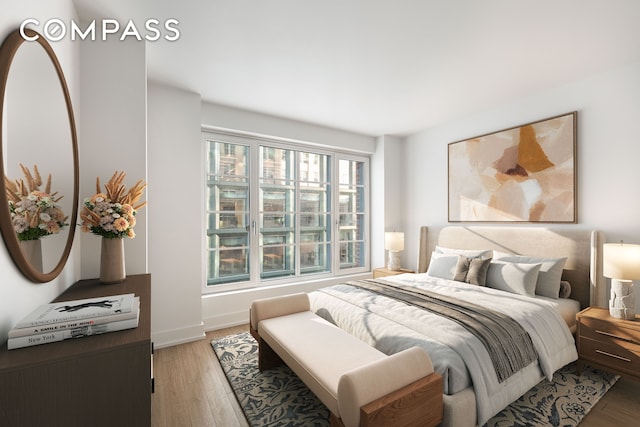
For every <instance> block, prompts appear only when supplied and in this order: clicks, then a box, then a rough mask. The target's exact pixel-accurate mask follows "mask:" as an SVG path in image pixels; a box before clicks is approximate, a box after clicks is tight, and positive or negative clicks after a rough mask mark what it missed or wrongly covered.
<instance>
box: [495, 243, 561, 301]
mask: <svg viewBox="0 0 640 427" xmlns="http://www.w3.org/2000/svg"><path fill="white" fill-rule="evenodd" d="M494 255H495V253H494ZM505 255H506V254H505ZM497 261H502V262H516V263H520V264H540V271H539V272H538V280H537V281H536V295H542V296H543V297H548V298H555V299H558V298H559V296H560V280H561V277H562V270H563V269H564V264H565V263H566V262H567V258H566V257H563V258H536V257H527V256H518V255H507V256H499V257H498V258H497Z"/></svg>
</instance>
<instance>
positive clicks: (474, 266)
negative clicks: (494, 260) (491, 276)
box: [453, 255, 491, 286]
mask: <svg viewBox="0 0 640 427" xmlns="http://www.w3.org/2000/svg"><path fill="white" fill-rule="evenodd" d="M490 262H491V258H468V257H466V256H464V255H458V263H457V264H456V274H455V275H454V276H453V280H456V281H458V282H465V283H470V284H472V285H478V286H484V285H485V282H486V280H487V270H488V269H489V263H490Z"/></svg>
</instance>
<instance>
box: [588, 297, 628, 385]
mask: <svg viewBox="0 0 640 427" xmlns="http://www.w3.org/2000/svg"><path fill="white" fill-rule="evenodd" d="M576 318H577V321H578V328H577V332H576V338H577V341H578V357H579V359H578V371H580V367H581V365H582V364H589V365H590V366H593V367H594V368H599V369H603V370H606V371H610V372H614V373H616V374H619V375H622V376H625V377H628V378H631V379H633V380H636V381H640V316H637V315H636V320H620V319H616V318H613V317H611V316H609V310H607V309H605V308H598V307H589V308H585V309H584V310H582V311H581V312H580V313H578V314H577V315H576Z"/></svg>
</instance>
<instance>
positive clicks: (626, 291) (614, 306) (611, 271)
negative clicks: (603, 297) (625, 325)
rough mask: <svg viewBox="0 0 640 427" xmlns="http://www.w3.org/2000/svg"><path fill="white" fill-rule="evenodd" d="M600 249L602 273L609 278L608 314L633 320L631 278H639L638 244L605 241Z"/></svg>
mask: <svg viewBox="0 0 640 427" xmlns="http://www.w3.org/2000/svg"><path fill="white" fill-rule="evenodd" d="M602 250H603V252H602V257H603V268H602V274H603V275H604V276H605V277H609V278H610V279H611V298H610V299H609V314H610V315H611V317H615V318H617V319H624V320H634V319H635V315H636V309H635V303H636V301H635V296H634V294H633V280H640V245H628V244H624V243H622V242H620V243H605V244H604V245H602Z"/></svg>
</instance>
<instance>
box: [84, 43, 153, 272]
mask: <svg viewBox="0 0 640 427" xmlns="http://www.w3.org/2000/svg"><path fill="white" fill-rule="evenodd" d="M79 43H80V45H81V68H80V72H81V80H80V83H81V88H82V91H81V103H82V110H81V111H80V114H79V116H80V122H81V125H82V130H83V135H82V138H81V140H80V177H81V180H80V201H82V199H84V198H86V197H91V196H92V195H93V194H95V192H96V178H97V177H100V183H101V188H102V190H103V191H104V184H105V183H106V182H107V181H108V180H109V178H111V176H112V175H113V173H114V172H115V171H125V172H126V173H127V176H126V178H125V185H126V186H127V188H129V187H131V186H132V185H134V184H135V183H136V182H137V181H138V180H139V179H143V180H145V181H146V182H149V181H148V178H147V134H146V132H147V126H146V120H147V111H146V105H147V93H146V88H147V81H146V78H147V77H146V76H147V69H146V63H145V44H144V42H139V41H137V40H135V39H134V38H132V37H128V38H127V40H125V41H120V40H119V39H118V38H116V37H114V38H111V39H108V40H107V41H101V40H96V41H92V40H90V39H87V40H85V41H82V42H79ZM151 188H152V187H151ZM151 188H150V189H149V191H151ZM142 200H144V198H143V199H142ZM150 209H151V206H149V207H148V208H143V209H141V210H139V211H138V214H137V215H136V226H135V229H134V230H135V233H136V237H135V238H134V239H125V242H124V247H125V249H124V250H125V264H126V272H127V274H140V273H146V272H147V255H148V254H147V215H148V212H149V210H150ZM81 234H82V237H81V242H82V252H83V256H82V278H84V279H86V278H93V277H98V276H99V274H100V242H101V237H100V236H96V235H93V234H91V233H81Z"/></svg>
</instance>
